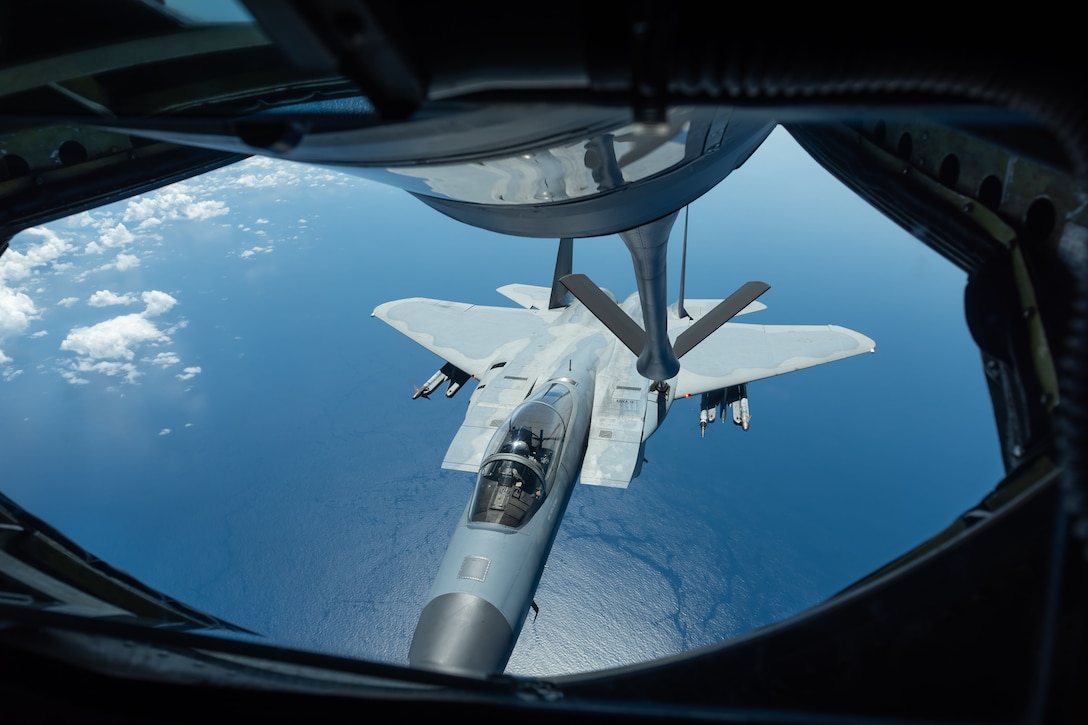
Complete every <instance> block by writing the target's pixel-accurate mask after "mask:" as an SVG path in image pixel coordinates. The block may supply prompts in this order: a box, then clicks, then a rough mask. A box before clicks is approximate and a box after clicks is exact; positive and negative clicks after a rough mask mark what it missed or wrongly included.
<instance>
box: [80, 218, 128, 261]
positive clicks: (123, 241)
mask: <svg viewBox="0 0 1088 725" xmlns="http://www.w3.org/2000/svg"><path fill="white" fill-rule="evenodd" d="M135 240H136V237H135V236H134V235H133V234H132V232H130V231H129V230H128V228H127V227H126V226H125V225H124V224H123V223H121V222H118V223H117V224H116V225H115V226H112V227H111V226H108V225H106V224H103V225H102V227H100V234H99V236H98V240H97V241H94V242H90V243H88V244H87V246H86V247H84V248H83V251H84V253H86V254H102V253H103V252H105V251H106V250H107V249H113V248H115V247H127V246H128V245H129V244H132V242H133V241H135Z"/></svg>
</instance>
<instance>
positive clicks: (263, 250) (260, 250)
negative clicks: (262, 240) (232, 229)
mask: <svg viewBox="0 0 1088 725" xmlns="http://www.w3.org/2000/svg"><path fill="white" fill-rule="evenodd" d="M271 251H272V249H271V248H270V247H252V248H250V249H247V250H246V251H244V252H242V253H241V254H239V255H238V256H239V257H241V258H242V259H249V258H250V257H253V256H256V255H258V254H268V253H269V252H271Z"/></svg>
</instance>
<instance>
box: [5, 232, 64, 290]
mask: <svg viewBox="0 0 1088 725" xmlns="http://www.w3.org/2000/svg"><path fill="white" fill-rule="evenodd" d="M22 234H23V235H27V236H29V237H31V238H34V237H37V238H38V239H40V240H41V241H40V242H38V243H37V244H34V243H31V244H30V245H29V246H27V247H26V251H25V252H23V251H20V250H19V249H16V248H15V246H14V245H13V246H12V247H10V248H9V249H8V250H7V251H6V252H4V263H3V264H0V284H4V283H11V282H19V281H22V280H24V279H26V278H27V277H29V276H30V275H31V274H33V273H34V272H35V271H36V270H37V269H38V268H39V267H44V266H47V265H50V264H53V263H55V262H56V261H57V259H59V258H60V257H61V256H63V255H64V254H67V253H68V252H70V251H72V244H71V243H70V242H68V241H66V240H64V239H61V238H60V237H59V236H57V233H56V232H54V231H53V230H51V229H46V228H45V227H33V228H31V229H27V230H25V231H24V232H23V233H22ZM24 241H25V240H24ZM20 246H22V245H20Z"/></svg>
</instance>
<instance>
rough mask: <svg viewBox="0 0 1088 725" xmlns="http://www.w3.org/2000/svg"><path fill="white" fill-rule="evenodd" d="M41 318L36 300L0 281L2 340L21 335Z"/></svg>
mask: <svg viewBox="0 0 1088 725" xmlns="http://www.w3.org/2000/svg"><path fill="white" fill-rule="evenodd" d="M9 253H10V250H9ZM39 316H40V315H39V313H38V308H37V307H36V306H35V305H34V300H32V299H30V298H29V297H27V296H26V295H25V294H24V293H22V292H18V291H16V290H13V289H11V288H9V287H6V286H5V285H4V284H3V282H2V281H0V339H3V338H4V337H5V336H7V335H12V334H19V333H21V332H22V331H23V330H25V329H26V328H27V326H29V325H30V322H31V320H36V319H38V317H39Z"/></svg>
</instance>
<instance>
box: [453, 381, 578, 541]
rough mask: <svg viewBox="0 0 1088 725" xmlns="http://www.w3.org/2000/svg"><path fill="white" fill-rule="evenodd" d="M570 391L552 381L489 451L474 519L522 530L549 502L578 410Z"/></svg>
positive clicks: (512, 418) (512, 420)
mask: <svg viewBox="0 0 1088 725" xmlns="http://www.w3.org/2000/svg"><path fill="white" fill-rule="evenodd" d="M573 407H574V405H573V400H572V396H571V391H570V388H569V387H568V386H567V384H566V383H564V382H559V381H556V382H552V383H549V384H548V385H547V386H545V387H544V388H542V389H541V390H540V391H539V392H538V393H536V394H535V395H533V396H532V397H531V398H529V400H527V401H525V402H524V403H522V404H521V406H520V407H518V408H517V410H515V411H514V413H513V415H511V416H510V419H509V420H508V421H507V425H506V428H505V429H504V430H503V431H500V432H497V433H496V434H495V436H494V437H493V438H492V439H491V443H490V444H489V445H488V447H487V451H486V452H485V453H484V462H483V464H482V465H481V466H480V476H479V478H478V479H477V483H476V494H475V496H474V498H473V506H472V513H471V515H470V518H471V520H472V521H474V522H477V523H491V524H502V525H504V526H511V527H514V528H518V527H520V526H522V525H524V524H525V523H526V522H527V521H528V520H529V519H530V518H532V516H533V514H534V513H536V511H537V510H538V509H539V508H540V506H541V504H543V502H544V499H545V497H546V496H547V494H548V491H549V490H551V485H552V481H553V480H554V478H555V470H556V466H555V465H553V464H555V462H556V460H557V459H558V457H559V453H560V452H561V450H562V447H563V440H564V437H565V436H566V431H567V424H568V422H569V421H570V416H571V412H572V410H573Z"/></svg>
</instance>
